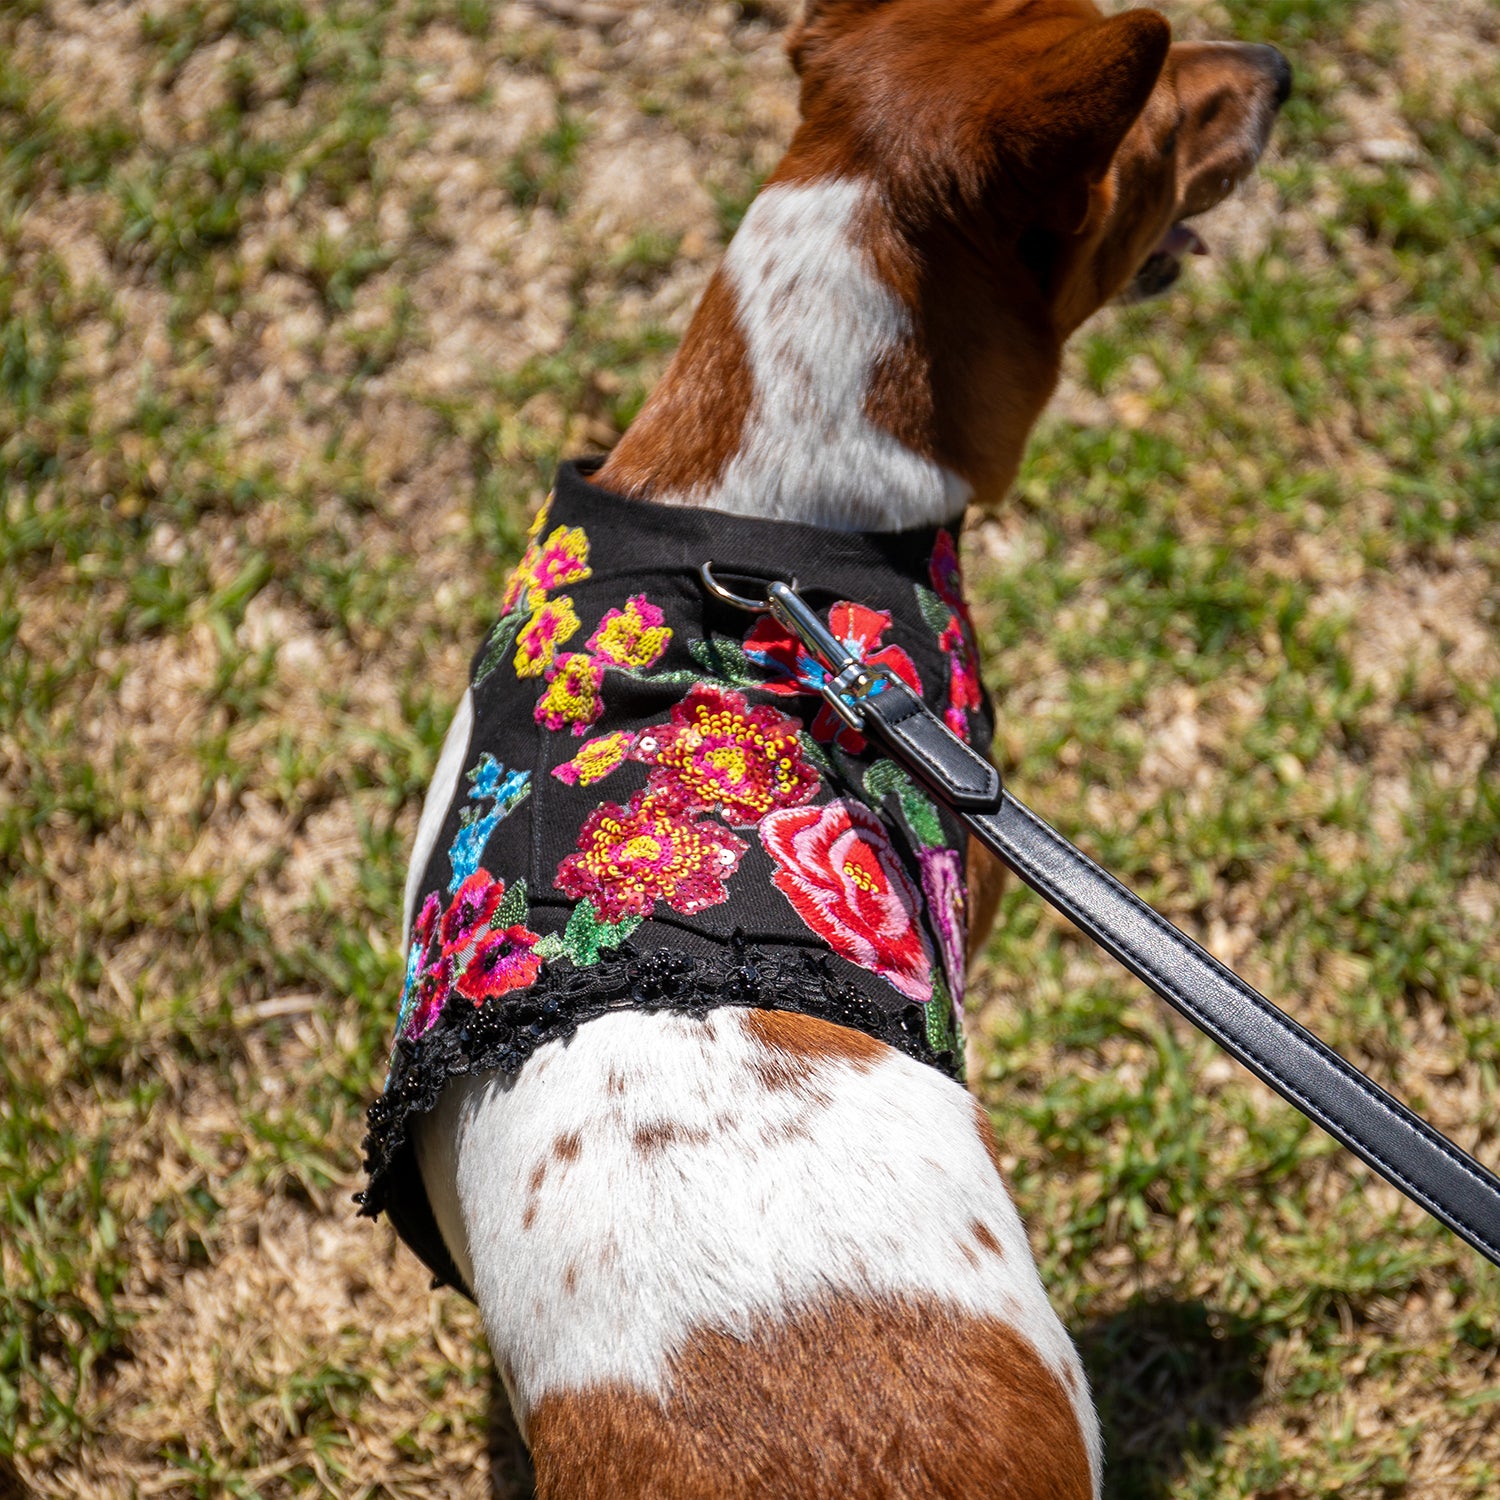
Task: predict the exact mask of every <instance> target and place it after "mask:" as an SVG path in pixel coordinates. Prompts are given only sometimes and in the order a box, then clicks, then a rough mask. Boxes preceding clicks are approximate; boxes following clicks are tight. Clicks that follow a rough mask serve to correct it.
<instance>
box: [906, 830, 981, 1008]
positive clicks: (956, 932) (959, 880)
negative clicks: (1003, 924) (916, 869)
mask: <svg viewBox="0 0 1500 1500" xmlns="http://www.w3.org/2000/svg"><path fill="white" fill-rule="evenodd" d="M917 860H918V862H919V864H920V865H921V870H922V894H923V895H924V896H925V897H926V898H927V912H928V915H929V916H930V917H931V918H932V925H933V926H934V927H935V928H936V929H937V938H938V948H939V950H940V951H941V953H942V959H943V971H944V972H945V973H946V974H947V976H948V988H949V990H950V991H951V993H952V996H953V1014H954V1019H955V1020H958V1019H960V1018H961V1017H962V1015H963V1005H964V979H965V973H964V970H965V967H966V965H967V963H968V953H967V948H968V940H969V892H968V887H967V886H966V884H965V882H964V870H963V861H962V859H961V858H960V857H959V853H958V850H956V849H920V850H918V851H917Z"/></svg>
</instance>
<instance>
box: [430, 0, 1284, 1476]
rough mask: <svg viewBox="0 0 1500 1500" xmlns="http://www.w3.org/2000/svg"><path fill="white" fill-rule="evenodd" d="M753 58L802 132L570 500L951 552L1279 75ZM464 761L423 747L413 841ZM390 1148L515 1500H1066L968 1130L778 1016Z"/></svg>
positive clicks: (958, 5)
mask: <svg viewBox="0 0 1500 1500" xmlns="http://www.w3.org/2000/svg"><path fill="white" fill-rule="evenodd" d="M789 50H790V54H791V58H792V61H793V64H794V66H795V67H796V69H797V71H798V73H799V75H800V77H801V111H802V123H801V125H800V127H799V129H798V130H797V132H796V135H795V137H794V139H793V141H792V143H791V147H790V149H789V150H788V152H787V155H786V157H785V159H784V160H783V162H782V163H781V165H780V167H779V168H778V169H777V171H776V172H775V173H774V174H773V176H772V177H771V179H770V180H769V182H768V183H767V185H766V187H765V189H764V191H763V192H762V193H761V195H760V196H759V198H758V199H757V200H756V201H755V203H754V204H753V205H752V206H751V208H750V210H749V212H748V213H747V214H746V216H745V220H744V222H743V224H742V225H741V227H740V230H739V232H738V233H737V234H736V236H735V238H734V241H733V243H732V244H731V246H730V248H729V251H728V253H727V254H726V256H725V258H724V262H723V264H722V265H721V266H720V268H719V270H718V271H717V273H716V274H715V276H714V277H713V279H712V281H711V282H710V284H709V286H708V289H707V291H706V293H705V295H704V297H703V300H702V303H701V305H700V307H699V309H698V311H697V314H696V316H695V317H694V319H693V322H692V324H691V326H690V328H689V330H688V332H687V334H686V336H685V338H684V339H683V342H682V345H681V347H680V349H679V351H678V353H677V356H676V358H675V359H674V361H673V363H672V365H671V366H670V368H669V369H668V371H667V373H666V375H665V377H664V378H663V380H662V382H661V384H660V385H659V386H658V388H657V390H656V391H655V393H654V394H653V396H652V398H651V400H650V401H649V402H648V403H647V405H646V407H645V409H644V410H643V411H642V413H641V415H640V417H639V418H638V419H637V421H636V422H635V423H634V424H633V425H632V427H631V428H630V430H629V431H628V432H627V433H626V434H625V436H624V437H623V438H622V439H621V441H620V443H619V445H618V446H617V447H616V448H615V450H614V452H613V453H612V455H611V456H610V458H609V459H608V461H607V463H606V465H605V467H604V469H603V470H602V471H601V473H600V474H599V476H598V482H599V483H600V484H602V485H604V486H605V487H606V488H609V489H612V490H615V491H618V492H621V493H624V494H627V495H632V496H637V497H641V498H649V499H651V500H654V501H656V502H658V503H665V504H677V505H683V506H702V507H708V508H711V509H716V510H723V511H731V512H737V513H740V514H748V515H758V516H766V517H776V518H782V519H793V520H799V521H806V522H812V523H814V524H818V525H822V526H825V527H837V528H858V529H895V528H902V527H910V526H917V525H930V524H937V523H945V524H955V523H957V522H958V521H960V520H961V518H962V516H963V514H964V512H965V510H966V509H967V508H968V507H969V506H973V505H977V506H981V507H989V506H994V505H996V504H998V502H999V501H1000V500H1001V498H1002V497H1003V495H1004V493H1005V491H1006V489H1007V488H1008V487H1009V485H1010V483H1011V481H1012V479H1013V478H1014V475H1015V471H1016V468H1017V465H1018V463H1019V462H1020V458H1021V453H1022V449H1023V446H1024V443H1025V440H1026V436H1027V433H1028V432H1029V430H1030V428H1031V426H1032V424H1033V422H1034V421H1035V419H1036V417H1037V416H1038V414H1039V413H1040V412H1041V410H1042V408H1043V406H1044V405H1045V403H1046V401H1047V399H1048V397H1049V396H1050V395H1051V392H1052V390H1053V387H1054V385H1055V383H1056V380H1057V375H1058V369H1059V362H1060V358H1061V352H1062V347H1063V343H1064V341H1065V339H1066V338H1067V336H1068V335H1069V334H1070V333H1071V332H1072V331H1073V330H1074V329H1075V328H1076V327H1077V326H1078V325H1079V324H1080V323H1082V322H1083V320H1084V319H1085V318H1087V317H1088V316H1089V315H1090V314H1091V313H1093V312H1094V311H1095V310H1096V309H1098V308H1099V307H1100V306H1102V305H1103V304H1104V303H1105V302H1107V301H1109V300H1110V299H1112V298H1113V297H1115V296H1117V295H1119V294H1120V293H1122V292H1125V291H1126V290H1127V289H1128V288H1129V287H1130V285H1131V283H1132V279H1133V278H1135V277H1137V276H1138V275H1140V276H1141V277H1142V284H1143V285H1149V286H1151V287H1155V286H1159V285H1161V284H1163V283H1164V282H1169V281H1170V280H1171V279H1173V276H1174V275H1175V270H1176V256H1177V254H1178V253H1179V252H1180V250H1181V248H1182V247H1183V245H1185V244H1191V243H1192V240H1193V238H1194V236H1192V234H1191V233H1190V232H1187V231H1185V230H1183V229H1182V227H1181V221H1182V220H1184V219H1186V218H1188V217H1190V216H1192V215H1196V214H1199V213H1201V212H1203V211H1204V210H1205V209H1207V208H1209V207H1211V206H1212V205H1213V204H1214V203H1216V202H1218V201H1219V200H1220V199H1222V198H1223V197H1224V196H1225V195H1226V194H1227V193H1228V192H1229V191H1230V190H1231V189H1232V188H1233V186H1234V185H1235V184H1236V183H1238V182H1239V181H1240V180H1241V179H1242V178H1243V177H1244V176H1245V175H1246V174H1247V173H1248V172H1249V171H1250V170H1251V168H1252V167H1253V166H1254V164H1255V162H1256V160H1257V158H1258V157H1259V155H1260V153H1261V151H1262V149H1263V148H1264V146H1265V143H1266V139H1267V136H1268V134H1269V131H1270V128H1271V124H1272V121H1273V119H1274V117H1275V113H1276V110H1277V108H1278V107H1279V105H1280V103H1281V102H1282V100H1283V99H1284V98H1285V95H1286V92H1287V89H1288V87H1289V81H1290V74H1289V70H1288V69H1287V67H1286V63H1285V61H1284V59H1282V58H1281V56H1280V54H1279V53H1276V52H1275V51H1274V50H1273V49H1271V48H1267V47H1253V46H1243V45H1237V44H1208V43H1191V44H1179V45H1176V46H1173V45H1172V44H1171V41H1170V33H1169V28H1168V25H1167V22H1166V21H1165V20H1164V19H1163V18H1162V17H1161V16H1159V15H1157V14H1155V13H1154V12H1151V11H1128V12H1125V13H1123V14H1119V15H1115V16H1112V17H1110V18H1108V19H1103V18H1101V17H1100V15H1099V13H1098V12H1097V11H1096V10H1095V8H1094V7H1093V5H1092V4H1091V3H1089V0H813V3H812V4H811V5H810V8H809V14H808V17H807V19H806V22H805V23H804V24H803V25H802V26H800V27H799V28H797V30H796V31H795V33H794V34H793V36H792V38H791V42H790V49H789ZM467 741H468V727H467V725H466V723H465V721H464V718H463V715H462V713H460V715H459V717H458V719H456V720H455V725H454V729H453V731H452V732H451V733H450V737H449V742H448V746H446V747H445V749H444V753H443V756H442V759H441V763H440V766H439V771H438V775H437V777H436V779H435V782H434V786H433V789H432V792H431V793H430V802H429V806H430V807H437V808H439V809H441V808H442V807H445V806H446V805H447V802H448V799H449V796H450V795H451V793H452V790H453V784H454V783H455V782H456V778H457V776H458V773H459V770H460V769H461V763H462V761H463V758H464V755H465V751H466V749H467ZM428 825H429V819H428V818H426V817H424V819H423V823H422V828H421V831H420V832H419V837H418V848H417V853H416V860H415V863H416V864H418V865H420V864H422V863H425V855H426V853H427V852H428V848H430V844H431V841H432V838H433V837H434V836H435V832H436V830H435V829H432V828H429V826H428ZM424 840H425V842H426V844H427V846H428V848H424V847H423V842H424ZM970 870H971V911H972V914H973V918H974V923H973V930H974V932H975V934H976V937H982V935H983V932H984V929H985V927H986V926H987V925H988V920H989V917H990V916H991V915H992V914H993V910H994V900H995V895H996V893H997V890H998V885H997V881H996V874H997V871H996V869H995V867H994V865H993V862H991V861H988V860H987V859H984V858H979V859H976V858H971V862H970ZM407 915H408V923H409V921H410V913H409V912H408V914H407ZM417 1146H418V1155H419V1160H420V1163H421V1168H422V1173H423V1178H424V1181H425V1183H426V1186H427V1189H428V1192H429V1196H430V1198H431V1200H432V1203H433V1208H434V1212H435V1215H436V1217H437V1220H438V1224H439V1226H440V1228H441V1230H442V1233H443V1236H444V1239H445V1242H446V1243H447V1245H448V1247H449V1249H450V1252H451V1254H452V1255H453V1257H454V1260H455V1263H456V1264H457V1266H458V1268H459V1269H460V1270H461V1272H462V1273H463V1275H464V1276H465V1278H466V1279H467V1281H468V1284H469V1285H470V1287H471V1288H472V1289H473V1291H474V1293H475V1296H476V1298H477V1300H478V1302H479V1306H480V1308H481V1310H482V1313H483V1316H484V1321H485V1327H486V1329H487V1331H488V1334H489V1339H490V1345H491V1348H492V1350H493V1353H494V1356H495V1359H496V1362H497V1365H498V1366H499V1368H500V1371H501V1374H502V1378H503V1379H504V1382H505V1386H506V1389H507V1391H508V1393H509V1395H510V1398H511V1402H512V1405H513V1407H514V1410H515V1413H516V1416H517V1420H518V1422H519V1423H520V1425H521V1427H522V1430H523V1431H524V1432H525V1433H526V1434H527V1437H528V1440H529V1442H530V1444H531V1448H532V1452H533V1458H534V1462H535V1468H536V1476H537V1488H538V1494H539V1495H540V1496H542V1497H544V1500H546V1497H551V1496H567V1497H585V1496H587V1497H595V1496H597V1497H601V1500H602V1497H606V1496H609V1497H620V1500H629V1497H644V1496H648V1495H650V1496H661V1497H668V1500H688V1497H703V1500H708V1497H724V1496H744V1497H747V1500H748V1497H751V1496H786V1497H823V1496H827V1497H833V1496H848V1495H861V1496H892V1497H895V1496H908V1497H937V1496H954V1497H957V1496H965V1497H981V1496H993V1497H1007V1500H1041V1497H1044V1496H1046V1497H1059V1500H1086V1497H1089V1496H1097V1495H1098V1494H1099V1492H1100V1479H1101V1473H1102V1455H1101V1452H1100V1439H1099V1428H1098V1423H1097V1420H1096V1419H1095V1415H1094V1412H1093V1408H1092V1405H1091V1403H1090V1400H1089V1397H1088V1392H1087V1387H1086V1383H1085V1379H1084V1375H1083V1371H1082V1368H1081V1366H1080V1364H1079V1360H1078V1356H1077V1354H1076V1351H1075V1350H1074V1348H1073V1346H1072V1343H1071V1341H1070V1340H1069V1338H1068V1336H1067V1334H1066V1332H1065V1330H1064V1329H1063V1327H1062V1324H1061V1322H1060V1321H1059V1320H1058V1318H1057V1316H1056V1314H1055V1313H1054V1312H1053V1310H1052V1308H1051V1306H1050V1304H1049V1303H1048V1301H1047V1298H1046V1294H1045V1291H1044V1289H1043V1287H1042V1284H1041V1280H1040V1277H1039V1276H1038V1273H1037V1270H1036V1267H1035V1265H1034V1263H1033V1260H1032V1257H1031V1254H1030V1251H1029V1249H1028V1246H1027V1242H1026V1237H1025V1234H1024V1231H1023V1229H1022V1226H1021V1223H1020V1220H1019V1218H1018V1216H1017V1214H1016V1211H1015V1209H1014V1207H1013V1205H1012V1204H1011V1201H1010V1198H1009V1196H1008V1194H1007V1192H1006V1189H1005V1186H1004V1183H1003V1181H1002V1178H1001V1174H1000V1171H999V1165H998V1157H997V1154H996V1150H995V1146H994V1142H993V1140H992V1137H991V1130H990V1124H989V1121H988V1119H987V1117H986V1116H985V1114H984V1112H983V1110H981V1109H980V1108H979V1107H978V1106H977V1104H976V1103H975V1102H974V1101H973V1100H972V1099H971V1098H970V1097H969V1096H968V1095H967V1094H966V1093H965V1092H964V1091H963V1090H962V1089H961V1088H959V1087H958V1086H957V1085H956V1084H954V1083H952V1082H951V1081H949V1080H947V1079H945V1078H943V1077H942V1076H941V1075H940V1074H938V1073H937V1072H936V1071H934V1070H933V1069H931V1068H928V1067H925V1066H924V1065H922V1064H920V1063H917V1062H915V1061H913V1060H911V1059H909V1058H907V1057H905V1056H903V1055H901V1054H899V1053H897V1052H895V1051H893V1050H891V1049H889V1048H887V1047H885V1046H883V1045H882V1044H881V1043H879V1042H875V1041H872V1040H870V1039H868V1038H866V1037H864V1036H862V1035H859V1034H856V1033H852V1032H847V1031H841V1030H840V1029H838V1028H836V1027H833V1026H830V1025H828V1024H827V1023H825V1022H822V1021H818V1020H814V1019H811V1018H808V1017H804V1016H794V1015H789V1014H783V1013H778V1012H750V1013H744V1012H739V1011H730V1010H720V1011H716V1012H713V1013H711V1014H710V1015H709V1016H708V1017H707V1018H706V1019H704V1020H701V1021H699V1020H692V1019H687V1018H682V1017H672V1016H656V1015H644V1014H622V1015H615V1016H609V1017H606V1018H601V1019H599V1020H596V1021H592V1022H590V1023H589V1024H587V1025H586V1026H584V1027H583V1028H582V1029H581V1030H580V1031H579V1033H578V1035H577V1036H576V1037H575V1038H574V1039H573V1040H572V1041H571V1042H569V1043H567V1044H566V1045H562V1044H552V1045H549V1046H547V1047H545V1048H543V1049H542V1050H541V1051H540V1052H539V1053H538V1055H537V1056H536V1057H535V1058H534V1059H533V1060H532V1061H531V1062H529V1063H528V1064H527V1065H526V1066H525V1067H524V1068H523V1069H522V1070H521V1072H520V1073H519V1074H518V1075H515V1076H513V1077H500V1076H489V1077H480V1078H471V1079H466V1080H462V1081H459V1082H456V1083H454V1084H452V1085H450V1086H449V1088H448V1090H447V1091H446V1093H445V1094H444V1096H443V1099H442V1101H441V1102H440V1104H439V1106H438V1107H437V1109H436V1110H434V1111H433V1113H432V1114H431V1115H429V1116H427V1117H426V1118H425V1119H424V1120H422V1121H421V1122H420V1124H419V1127H418V1133H417Z"/></svg>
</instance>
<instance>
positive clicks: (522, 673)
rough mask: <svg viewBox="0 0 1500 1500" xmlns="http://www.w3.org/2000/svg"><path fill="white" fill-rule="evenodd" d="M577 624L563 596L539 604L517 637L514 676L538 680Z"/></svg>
mask: <svg viewBox="0 0 1500 1500" xmlns="http://www.w3.org/2000/svg"><path fill="white" fill-rule="evenodd" d="M578 624H579V621H578V615H577V613H576V611H575V610H574V608H573V601H572V600H571V599H570V598H568V596H567V595H566V594H563V595H562V596H561V597H560V598H557V599H550V600H548V601H547V602H546V603H545V604H539V605H538V606H537V607H536V608H535V609H534V610H532V612H531V618H530V619H529V620H528V621H527V622H526V623H525V624H524V625H523V626H522V627H521V633H520V634H519V635H518V636H517V637H516V676H517V677H540V676H541V675H542V673H543V672H545V671H546V670H547V668H548V667H550V666H551V665H552V662H553V660H554V659H555V657H556V656H557V650H558V647H559V646H561V645H563V644H564V643H565V642H566V641H568V640H569V639H571V638H572V636H574V635H575V634H576V633H577V631H578Z"/></svg>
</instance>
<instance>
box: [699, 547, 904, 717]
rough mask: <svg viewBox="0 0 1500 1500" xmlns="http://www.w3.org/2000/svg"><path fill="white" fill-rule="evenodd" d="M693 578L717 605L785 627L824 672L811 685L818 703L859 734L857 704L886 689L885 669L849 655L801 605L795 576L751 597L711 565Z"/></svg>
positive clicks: (770, 584) (769, 583)
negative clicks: (817, 694)
mask: <svg viewBox="0 0 1500 1500" xmlns="http://www.w3.org/2000/svg"><path fill="white" fill-rule="evenodd" d="M735 576H740V575H735ZM744 576H748V575H744ZM698 577H699V579H700V580H701V581H702V584H703V587H704V589H705V590H706V591H707V592H708V593H709V594H711V595H712V596H713V597H714V598H715V599H718V600H719V601H720V602H721V603H724V604H728V605H731V606H732V607H733V608H735V609H742V610H744V611H746V613H748V614H752V615H767V614H768V615H771V616H772V617H773V618H775V619H776V620H779V621H780V622H781V624H783V625H784V626H786V628H787V629H788V630H789V631H791V633H792V634H793V635H794V636H796V638H797V639H798V640H799V641H801V642H802V644H803V645H804V646H805V647H806V648H807V651H808V654H809V655H810V656H811V657H812V659H813V660H814V661H815V662H817V664H818V665H819V666H820V667H821V668H822V669H823V671H824V673H825V676H824V678H823V680H822V682H820V683H818V684H816V687H817V691H818V692H820V693H821V694H822V695H823V701H824V702H825V703H827V705H828V706H829V708H831V709H832V710H833V711H834V713H836V714H837V715H838V716H839V718H841V719H842V720H843V721H844V723H845V724H847V725H848V726H849V728H850V729H853V730H862V729H863V728H864V727H865V716H864V713H863V711H862V710H861V709H860V707H859V704H860V703H861V702H862V701H863V700H864V699H866V698H869V697H872V696H874V694H876V693H879V692H883V691H884V690H885V686H886V681H887V678H886V674H885V671H884V669H883V668H880V667H875V668H873V669H872V668H868V667H866V666H865V664H864V663H863V662H862V661H861V660H860V659H859V658H858V657H857V656H855V655H854V654H853V653H852V652H850V651H849V649H848V648H847V647H846V646H845V645H844V643H843V642H842V641H840V640H839V639H838V637H837V636H835V635H834V634H833V632H832V631H830V630H829V629H828V627H827V626H826V625H825V624H824V623H823V622H822V621H821V620H820V619H819V618H818V617H817V615H816V614H814V613H813V611H812V610H811V609H809V608H808V606H807V605H806V604H805V603H804V602H803V600H802V597H801V595H800V594H798V592H797V580H796V579H795V578H794V579H792V581H791V583H790V584H786V583H782V582H781V580H780V579H770V580H769V581H767V583H766V591H765V596H764V597H763V598H760V599H750V598H747V597H746V596H745V595H743V594H736V593H734V592H733V591H732V590H730V589H727V588H725V587H724V585H723V584H722V583H720V582H719V580H718V579H717V578H715V577H714V571H713V564H712V563H704V564H703V566H702V567H701V568H699V569H698Z"/></svg>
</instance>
